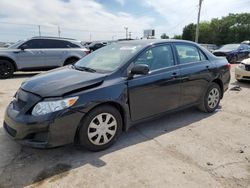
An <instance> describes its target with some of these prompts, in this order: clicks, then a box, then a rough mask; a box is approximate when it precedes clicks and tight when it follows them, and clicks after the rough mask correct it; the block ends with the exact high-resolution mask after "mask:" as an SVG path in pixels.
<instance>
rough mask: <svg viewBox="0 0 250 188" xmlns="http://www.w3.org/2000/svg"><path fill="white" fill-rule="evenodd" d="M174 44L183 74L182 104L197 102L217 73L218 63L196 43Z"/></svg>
mask: <svg viewBox="0 0 250 188" xmlns="http://www.w3.org/2000/svg"><path fill="white" fill-rule="evenodd" d="M174 46H175V50H176V54H177V57H178V62H179V65H178V67H179V70H180V74H181V106H185V105H189V104H193V103H197V102H199V100H200V98H201V96H202V94H203V93H204V92H205V91H206V90H207V87H208V84H209V82H210V80H211V79H212V78H213V77H214V74H216V73H215V71H216V65H215V64H214V63H212V62H210V61H209V60H208V58H207V57H206V55H205V53H203V52H202V50H201V49H199V48H198V47H197V46H195V45H192V44H189V43H175V45H174Z"/></svg>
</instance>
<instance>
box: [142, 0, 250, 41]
mask: <svg viewBox="0 0 250 188" xmlns="http://www.w3.org/2000/svg"><path fill="white" fill-rule="evenodd" d="M145 3H146V6H148V7H151V8H152V9H153V10H155V11H156V12H157V13H159V14H160V15H161V16H162V18H163V19H164V20H165V24H164V23H162V24H161V25H156V26H155V28H158V32H159V33H163V32H165V33H167V34H168V35H170V36H173V35H174V34H181V33H182V29H183V27H184V26H185V25H187V24H189V23H191V22H193V23H196V19H197V11H198V0H183V1H180V0H171V1H163V0H145ZM242 12H250V0H237V1H236V0H220V1H218V0H203V4H202V10H201V20H203V21H204V20H211V19H212V18H220V17H222V16H226V15H228V14H229V13H242Z"/></svg>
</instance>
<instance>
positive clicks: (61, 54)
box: [43, 39, 70, 67]
mask: <svg viewBox="0 0 250 188" xmlns="http://www.w3.org/2000/svg"><path fill="white" fill-rule="evenodd" d="M69 48H70V46H67V41H63V40H56V39H45V40H44V43H43V53H44V55H45V66H46V67H58V66H63V64H64V61H65V59H66V57H67V56H68V53H69V50H68V49H69Z"/></svg>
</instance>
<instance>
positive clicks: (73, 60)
mask: <svg viewBox="0 0 250 188" xmlns="http://www.w3.org/2000/svg"><path fill="white" fill-rule="evenodd" d="M78 60H79V59H77V58H69V59H67V60H66V61H65V63H64V66H66V65H71V64H73V63H75V62H77V61H78Z"/></svg>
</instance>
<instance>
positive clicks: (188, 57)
mask: <svg viewBox="0 0 250 188" xmlns="http://www.w3.org/2000/svg"><path fill="white" fill-rule="evenodd" d="M175 47H176V51H177V54H178V57H179V61H180V64H185V63H192V62H199V61H205V60H207V58H206V56H205V55H204V54H203V53H202V52H201V50H199V49H198V48H197V47H195V46H192V45H185V44H176V45H175Z"/></svg>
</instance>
